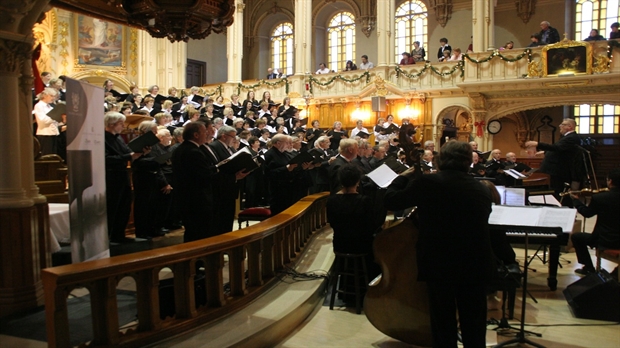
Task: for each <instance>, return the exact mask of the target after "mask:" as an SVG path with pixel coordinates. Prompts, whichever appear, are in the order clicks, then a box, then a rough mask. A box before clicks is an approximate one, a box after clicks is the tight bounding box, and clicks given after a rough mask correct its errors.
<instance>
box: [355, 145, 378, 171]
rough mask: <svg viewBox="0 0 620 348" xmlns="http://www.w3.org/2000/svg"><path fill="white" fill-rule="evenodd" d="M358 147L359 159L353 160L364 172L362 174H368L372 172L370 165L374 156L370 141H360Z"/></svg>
mask: <svg viewBox="0 0 620 348" xmlns="http://www.w3.org/2000/svg"><path fill="white" fill-rule="evenodd" d="M357 146H358V148H359V150H358V153H357V157H356V158H355V159H353V163H355V164H356V165H357V166H358V167H359V168H360V169H361V170H362V173H364V174H368V173H370V172H372V169H373V168H372V166H371V165H370V159H371V158H372V154H373V150H372V146H370V144H369V143H368V140H366V139H358V140H357Z"/></svg>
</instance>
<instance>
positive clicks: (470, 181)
mask: <svg viewBox="0 0 620 348" xmlns="http://www.w3.org/2000/svg"><path fill="white" fill-rule="evenodd" d="M413 206H417V207H418V210H417V216H418V220H419V229H420V236H419V240H418V243H417V246H416V248H417V252H418V254H417V259H418V279H419V280H424V281H441V282H447V283H478V284H479V283H481V282H486V281H487V280H489V279H491V278H492V277H493V275H494V274H495V273H496V271H495V266H494V265H495V263H494V260H493V252H492V249H491V244H490V239H489V228H488V219H489V215H490V213H491V194H490V191H489V189H487V188H486V187H485V186H484V185H483V184H481V183H480V182H478V181H476V180H475V179H474V178H473V177H471V176H469V175H467V173H466V172H460V171H454V170H442V171H440V172H438V173H437V174H433V175H422V176H420V177H419V178H418V179H415V180H409V179H408V178H407V177H404V176H399V177H397V178H396V179H395V180H394V181H393V182H392V184H391V185H390V186H389V187H388V190H387V192H386V194H385V207H386V208H387V209H389V210H400V209H405V208H409V207H413Z"/></svg>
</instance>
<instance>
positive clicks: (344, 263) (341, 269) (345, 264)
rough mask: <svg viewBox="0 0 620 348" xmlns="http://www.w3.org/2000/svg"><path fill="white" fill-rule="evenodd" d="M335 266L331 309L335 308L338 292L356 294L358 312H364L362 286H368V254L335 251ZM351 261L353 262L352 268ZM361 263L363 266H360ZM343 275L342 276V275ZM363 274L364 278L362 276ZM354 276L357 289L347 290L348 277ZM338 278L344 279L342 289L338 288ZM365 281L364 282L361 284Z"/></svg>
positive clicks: (332, 280)
mask: <svg viewBox="0 0 620 348" xmlns="http://www.w3.org/2000/svg"><path fill="white" fill-rule="evenodd" d="M335 254H336V259H335V260H334V268H333V270H332V275H331V282H332V296H331V299H330V301H329V309H330V310H331V309H334V301H335V300H336V293H341V294H348V295H355V310H356V312H357V314H361V313H362V287H363V288H364V289H365V288H366V287H367V286H368V270H367V269H366V254H344V253H335ZM349 261H352V262H353V268H352V269H351V267H350V265H349ZM360 264H361V268H360ZM340 276H342V277H340ZM362 276H363V278H362ZM349 277H353V282H354V286H355V291H347V285H348V284H347V283H348V278H349ZM338 278H340V280H341V281H342V283H341V285H340V290H339V289H338ZM360 281H363V282H364V283H363V284H360Z"/></svg>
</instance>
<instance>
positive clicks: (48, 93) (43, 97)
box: [32, 87, 60, 155]
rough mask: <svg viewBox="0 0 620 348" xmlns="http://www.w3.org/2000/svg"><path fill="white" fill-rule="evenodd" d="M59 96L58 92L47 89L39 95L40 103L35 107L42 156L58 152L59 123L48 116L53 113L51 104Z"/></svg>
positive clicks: (37, 133) (34, 112)
mask: <svg viewBox="0 0 620 348" xmlns="http://www.w3.org/2000/svg"><path fill="white" fill-rule="evenodd" d="M57 95H58V92H57V91H56V90H55V89H53V88H50V87H47V88H45V89H44V90H43V91H42V92H41V93H39V95H38V97H37V98H38V99H39V102H38V103H37V104H36V105H35V106H34V110H33V111H32V113H33V114H34V116H35V120H36V122H37V132H36V135H37V140H39V144H40V146H41V154H42V155H48V154H55V153H57V152H58V147H57V145H58V144H57V142H58V135H59V134H60V131H59V130H58V126H59V124H58V122H56V121H54V120H53V119H52V118H51V117H49V116H48V115H47V113H48V112H50V111H52V109H53V108H52V107H51V106H50V104H51V103H52V102H53V101H54V98H56V96H57Z"/></svg>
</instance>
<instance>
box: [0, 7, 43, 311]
mask: <svg viewBox="0 0 620 348" xmlns="http://www.w3.org/2000/svg"><path fill="white" fill-rule="evenodd" d="M0 12H2V14H3V15H6V13H4V11H0ZM32 42H33V41H32V34H31V33H30V35H21V34H17V33H13V32H9V31H0V94H1V95H2V96H3V97H4V98H5V100H7V101H10V102H7V103H6V105H5V106H4V108H3V112H2V117H3V119H2V121H3V122H2V127H1V128H0V129H1V130H0V132H1V134H0V163H2V164H1V165H0V317H3V316H6V315H9V314H12V313H16V312H19V311H21V310H25V309H29V308H34V307H36V306H38V305H41V304H42V302H43V288H42V284H41V275H40V273H41V267H42V266H45V263H46V261H47V257H46V252H45V250H42V249H44V248H45V232H46V228H49V227H48V225H49V223H48V221H49V215H48V214H46V212H47V204H46V203H45V198H44V197H42V196H40V195H39V193H38V189H37V188H36V186H35V185H34V164H33V158H34V154H33V150H32V149H33V146H32V142H33V139H32V114H31V111H32V102H31V98H32V96H31V86H32V84H31V83H32V70H31V68H30V66H31V62H30V59H31V56H32ZM22 76H23V77H22ZM35 203H37V204H36V205H35Z"/></svg>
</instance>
